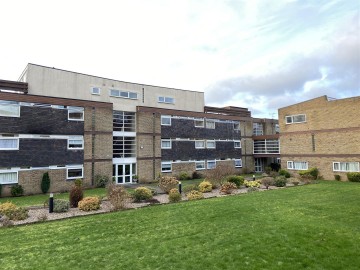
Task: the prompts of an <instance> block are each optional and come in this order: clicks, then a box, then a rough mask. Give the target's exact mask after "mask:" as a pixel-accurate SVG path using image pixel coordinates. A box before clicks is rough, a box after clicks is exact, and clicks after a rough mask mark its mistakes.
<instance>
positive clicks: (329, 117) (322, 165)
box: [279, 96, 360, 180]
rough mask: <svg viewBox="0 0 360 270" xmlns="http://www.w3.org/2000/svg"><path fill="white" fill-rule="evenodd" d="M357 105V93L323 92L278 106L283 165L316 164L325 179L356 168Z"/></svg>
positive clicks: (359, 151)
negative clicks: (334, 95) (333, 95)
mask: <svg viewBox="0 0 360 270" xmlns="http://www.w3.org/2000/svg"><path fill="white" fill-rule="evenodd" d="M359 108H360V97H352V98H345V99H332V98H329V97H327V96H322V97H318V98H315V99H312V100H308V101H305V102H301V103H298V104H294V105H291V106H288V107H284V108H281V109H279V125H280V130H281V133H280V134H281V135H280V142H281V163H282V167H283V168H287V169H288V170H289V171H294V172H296V171H300V170H306V169H308V168H311V167H317V168H318V169H319V171H320V175H322V176H323V177H324V178H325V179H328V180H331V179H334V175H341V177H342V179H343V180H346V173H347V172H359V162H360V132H359V131H360V109H359Z"/></svg>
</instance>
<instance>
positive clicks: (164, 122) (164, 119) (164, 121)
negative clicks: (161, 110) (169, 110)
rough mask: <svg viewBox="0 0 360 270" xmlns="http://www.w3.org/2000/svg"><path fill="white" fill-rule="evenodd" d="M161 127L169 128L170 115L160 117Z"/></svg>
mask: <svg viewBox="0 0 360 270" xmlns="http://www.w3.org/2000/svg"><path fill="white" fill-rule="evenodd" d="M161 125H162V126H171V115H162V116H161Z"/></svg>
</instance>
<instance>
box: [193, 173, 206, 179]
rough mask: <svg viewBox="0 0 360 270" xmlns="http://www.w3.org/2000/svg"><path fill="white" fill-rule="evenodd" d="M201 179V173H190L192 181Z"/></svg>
mask: <svg viewBox="0 0 360 270" xmlns="http://www.w3.org/2000/svg"><path fill="white" fill-rule="evenodd" d="M202 178H204V176H203V175H202V174H201V173H199V172H198V171H194V172H193V173H192V179H202Z"/></svg>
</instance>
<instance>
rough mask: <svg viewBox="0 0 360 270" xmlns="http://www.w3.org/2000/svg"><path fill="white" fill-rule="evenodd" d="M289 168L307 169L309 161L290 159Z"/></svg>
mask: <svg viewBox="0 0 360 270" xmlns="http://www.w3.org/2000/svg"><path fill="white" fill-rule="evenodd" d="M287 168H288V169H289V170H307V169H308V163H307V162H306V161H288V162H287Z"/></svg>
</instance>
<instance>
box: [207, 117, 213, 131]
mask: <svg viewBox="0 0 360 270" xmlns="http://www.w3.org/2000/svg"><path fill="white" fill-rule="evenodd" d="M206 128H209V129H214V128H215V120H212V119H206Z"/></svg>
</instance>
